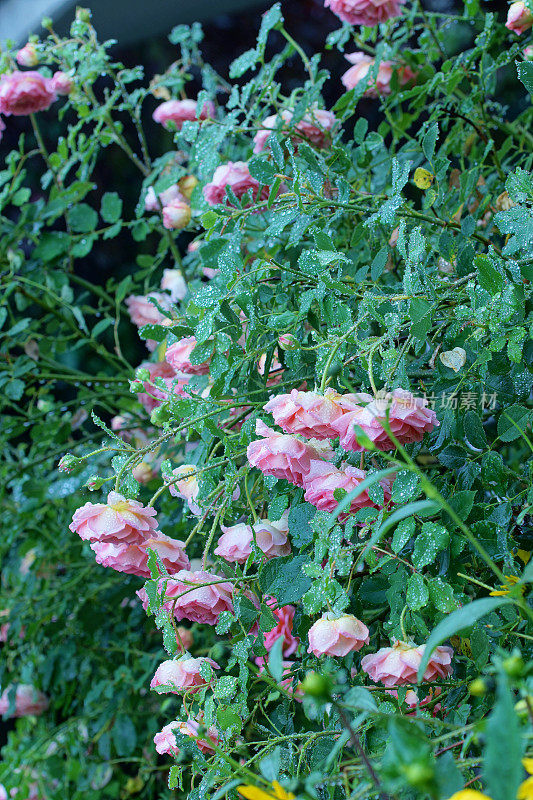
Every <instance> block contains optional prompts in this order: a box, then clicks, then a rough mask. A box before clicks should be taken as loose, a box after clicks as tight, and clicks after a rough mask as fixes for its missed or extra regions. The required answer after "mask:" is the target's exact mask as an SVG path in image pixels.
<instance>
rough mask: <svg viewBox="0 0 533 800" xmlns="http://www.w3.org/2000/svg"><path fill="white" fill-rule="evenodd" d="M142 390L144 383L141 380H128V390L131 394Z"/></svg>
mask: <svg viewBox="0 0 533 800" xmlns="http://www.w3.org/2000/svg"><path fill="white" fill-rule="evenodd" d="M143 391H144V385H143V383H142V381H130V392H132V394H137V393H138V392H143Z"/></svg>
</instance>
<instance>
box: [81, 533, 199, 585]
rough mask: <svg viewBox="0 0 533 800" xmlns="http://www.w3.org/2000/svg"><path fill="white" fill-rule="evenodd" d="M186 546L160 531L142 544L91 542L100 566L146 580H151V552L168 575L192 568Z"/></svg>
mask: <svg viewBox="0 0 533 800" xmlns="http://www.w3.org/2000/svg"><path fill="white" fill-rule="evenodd" d="M184 547H185V545H184V543H183V542H182V541H180V540H179V539H171V538H170V537H169V536H165V534H164V533H159V532H156V533H155V534H154V536H151V537H150V538H148V539H145V541H144V542H142V543H140V544H131V545H130V544H110V543H107V542H92V543H91V549H92V550H93V551H94V553H95V555H96V562H97V563H98V564H101V565H102V566H103V567H110V568H111V569H114V570H116V571H117V572H125V573H127V574H129V575H138V576H139V577H140V578H146V579H147V580H148V578H151V573H150V569H149V568H148V557H149V550H153V551H154V552H155V553H157V555H158V556H159V558H160V559H161V561H162V562H163V566H164V567H165V569H166V570H167V572H168V573H169V575H175V574H176V573H177V572H179V571H180V570H182V569H188V567H189V558H188V556H187V554H186V553H185V550H184Z"/></svg>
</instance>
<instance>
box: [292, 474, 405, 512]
mask: <svg viewBox="0 0 533 800" xmlns="http://www.w3.org/2000/svg"><path fill="white" fill-rule="evenodd" d="M366 477H367V474H366V472H364V471H363V470H361V469H357V467H350V466H345V465H343V466H342V469H338V467H335V466H334V465H333V464H330V463H329V462H327V461H316V460H314V461H312V462H311V466H310V469H309V471H308V473H307V475H305V476H304V480H303V487H304V489H305V494H304V498H305V500H306V501H307V502H308V503H311V505H313V506H316V508H318V509H320V510H321V511H330V512H331V511H335V509H336V508H337V505H338V502H337V500H336V499H335V497H334V494H333V493H334V492H335V490H336V489H344V491H345V492H347V493H349V492H351V491H353V490H354V489H355V488H356V487H357V486H359V484H360V483H362V481H364V479H365V478H366ZM380 484H381V486H382V487H383V489H384V490H385V502H387V500H388V499H390V491H389V487H388V484H386V483H385V482H384V481H380ZM368 507H375V503H374V502H373V501H372V500H371V499H370V497H369V496H368V492H367V490H366V489H365V490H364V491H363V492H361V493H360V494H358V495H357V496H356V497H354V498H353V500H352V502H351V505H350V508H349V510H348V511H347V512H344V513H343V514H341V515H340V517H339V519H340V520H341V521H342V520H344V519H346V517H347V515H348V514H354V513H355V512H356V511H357V510H358V509H359V508H368Z"/></svg>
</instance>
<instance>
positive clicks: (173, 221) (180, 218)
mask: <svg viewBox="0 0 533 800" xmlns="http://www.w3.org/2000/svg"><path fill="white" fill-rule="evenodd" d="M190 221H191V207H190V205H189V204H188V203H187V202H186V201H185V200H179V199H178V200H173V201H172V203H169V205H168V206H163V225H164V226H165V228H166V229H167V230H169V231H179V230H182V229H183V228H186V227H187V225H188V224H189V222H190Z"/></svg>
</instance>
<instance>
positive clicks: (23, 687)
mask: <svg viewBox="0 0 533 800" xmlns="http://www.w3.org/2000/svg"><path fill="white" fill-rule="evenodd" d="M10 701H14V709H13V710H12V711H11V712H10V711H9V709H10ZM47 708H48V698H47V697H46V695H45V694H43V693H42V692H39V691H38V690H37V689H36V688H35V687H34V686H29V685H28V684H25V683H19V684H18V686H17V687H16V690H15V692H13V687H12V686H8V687H7V689H5V691H4V692H3V693H2V695H1V696H0V714H9V716H10V717H27V716H29V715H30V714H31V715H32V716H39V714H42V713H43V711H46V709H47Z"/></svg>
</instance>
